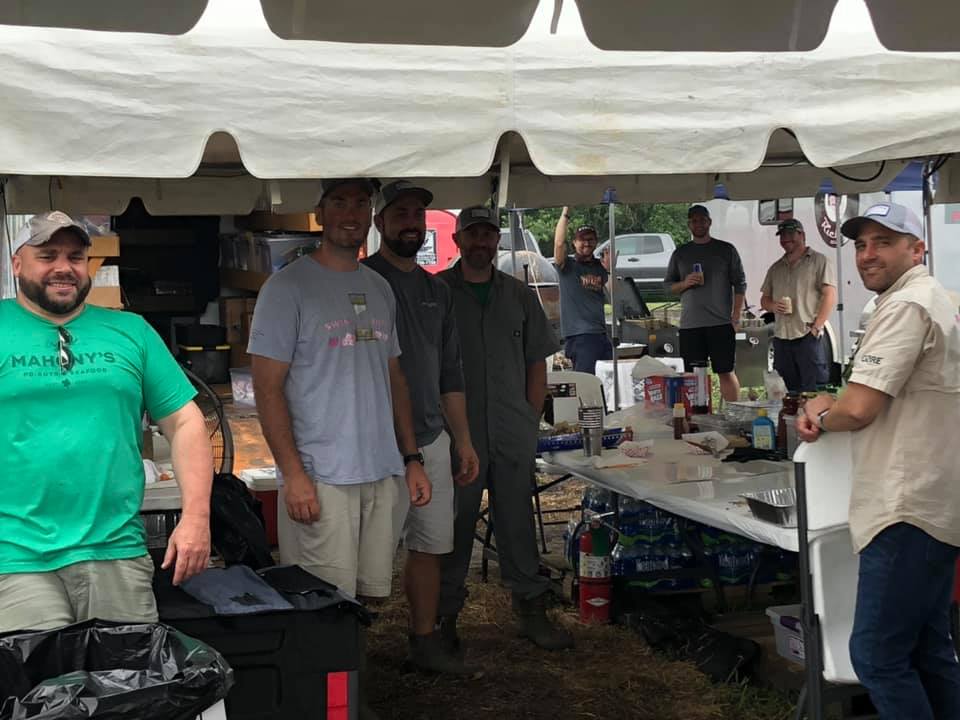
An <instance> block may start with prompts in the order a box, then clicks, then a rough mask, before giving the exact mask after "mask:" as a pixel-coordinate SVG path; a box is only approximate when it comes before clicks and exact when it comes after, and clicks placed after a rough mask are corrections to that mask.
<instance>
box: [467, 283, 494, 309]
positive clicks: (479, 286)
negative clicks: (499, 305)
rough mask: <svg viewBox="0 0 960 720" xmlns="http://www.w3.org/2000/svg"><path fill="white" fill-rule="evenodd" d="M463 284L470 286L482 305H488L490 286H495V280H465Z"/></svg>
mask: <svg viewBox="0 0 960 720" xmlns="http://www.w3.org/2000/svg"><path fill="white" fill-rule="evenodd" d="M463 284H464V285H466V286H467V287H468V288H470V292H472V293H473V294H474V296H475V297H476V298H477V300H478V301H479V302H480V304H481V305H483V306H484V307H486V306H487V300H489V299H490V288H491V287H493V280H487V281H486V282H479V283H474V282H467V281H466V280H464V282H463Z"/></svg>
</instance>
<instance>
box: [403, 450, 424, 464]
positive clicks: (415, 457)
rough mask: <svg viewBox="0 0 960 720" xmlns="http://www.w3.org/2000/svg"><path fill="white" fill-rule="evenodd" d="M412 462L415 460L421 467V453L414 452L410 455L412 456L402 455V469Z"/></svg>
mask: <svg viewBox="0 0 960 720" xmlns="http://www.w3.org/2000/svg"><path fill="white" fill-rule="evenodd" d="M414 460H416V461H417V462H418V463H420V464H421V465H423V453H422V452H415V453H412V454H410V455H404V456H403V465H404V467H406V466H407V465H409V464H410V463H412V462H413V461H414Z"/></svg>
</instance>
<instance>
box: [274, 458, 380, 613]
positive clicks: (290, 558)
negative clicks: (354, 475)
mask: <svg viewBox="0 0 960 720" xmlns="http://www.w3.org/2000/svg"><path fill="white" fill-rule="evenodd" d="M316 487H317V500H318V501H319V503H320V519H319V520H317V521H316V522H314V523H311V524H310V525H305V524H304V523H298V522H296V521H295V520H291V519H290V516H289V515H288V514H287V504H286V500H285V496H284V493H283V487H282V486H281V487H280V491H279V493H278V502H277V539H278V540H279V544H280V562H281V563H283V564H286V565H299V566H300V567H302V568H303V569H304V570H307V571H308V572H311V573H313V574H314V575H316V576H317V577H319V578H322V579H324V580H326V581H327V582H329V583H333V584H334V585H336V586H337V587H339V588H340V589H341V590H343V591H344V592H346V593H349V594H350V595H354V596H356V595H357V594H359V595H363V596H365V597H373V598H378V597H388V596H389V595H390V583H391V580H392V578H393V557H394V554H395V551H396V543H395V542H394V537H395V534H394V528H393V514H394V506H395V505H396V502H397V481H396V478H395V477H393V476H391V477H388V478H385V479H383V480H377V481H376V482H369V483H359V484H356V485H328V484H327V483H322V482H318V483H316Z"/></svg>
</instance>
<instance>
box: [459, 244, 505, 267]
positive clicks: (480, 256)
mask: <svg viewBox="0 0 960 720" xmlns="http://www.w3.org/2000/svg"><path fill="white" fill-rule="evenodd" d="M496 252H497V251H496V250H493V249H487V248H472V249H471V250H470V251H469V252H467V254H466V255H464V256H463V259H464V261H465V262H466V263H467V265H469V266H470V267H471V268H473V269H474V270H484V269H486V268H488V267H489V266H490V264H491V263H493V258H494V256H495V255H496Z"/></svg>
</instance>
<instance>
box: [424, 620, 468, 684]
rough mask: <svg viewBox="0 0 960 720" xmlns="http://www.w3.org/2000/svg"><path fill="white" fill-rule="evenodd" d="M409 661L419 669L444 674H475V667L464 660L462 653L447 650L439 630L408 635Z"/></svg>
mask: <svg viewBox="0 0 960 720" xmlns="http://www.w3.org/2000/svg"><path fill="white" fill-rule="evenodd" d="M410 662H411V663H413V665H415V666H416V667H417V669H419V670H425V671H427V672H433V673H442V674H445V675H476V674H477V669H476V668H472V667H470V666H469V665H467V664H466V663H465V662H464V659H463V654H462V653H460V654H458V653H456V652H455V651H448V650H447V648H446V647H445V645H444V640H443V637H442V636H441V634H440V631H439V630H435V631H434V632H432V633H430V634H429V635H411V636H410Z"/></svg>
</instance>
